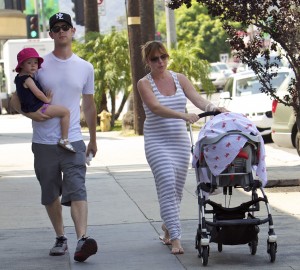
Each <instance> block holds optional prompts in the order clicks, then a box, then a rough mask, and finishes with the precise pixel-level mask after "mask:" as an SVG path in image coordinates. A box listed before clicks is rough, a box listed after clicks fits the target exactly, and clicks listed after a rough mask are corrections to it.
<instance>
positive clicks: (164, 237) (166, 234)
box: [159, 224, 172, 245]
mask: <svg viewBox="0 0 300 270" xmlns="http://www.w3.org/2000/svg"><path fill="white" fill-rule="evenodd" d="M161 229H162V230H163V232H164V235H161V236H159V239H160V240H161V241H162V242H163V244H164V245H171V244H172V243H171V239H170V235H169V232H168V230H167V228H166V225H165V224H163V225H161Z"/></svg>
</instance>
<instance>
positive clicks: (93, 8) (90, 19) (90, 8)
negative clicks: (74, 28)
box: [84, 0, 100, 33]
mask: <svg viewBox="0 0 300 270" xmlns="http://www.w3.org/2000/svg"><path fill="white" fill-rule="evenodd" d="M84 24H85V33H88V32H100V30H99V17H98V1H97V0H84Z"/></svg>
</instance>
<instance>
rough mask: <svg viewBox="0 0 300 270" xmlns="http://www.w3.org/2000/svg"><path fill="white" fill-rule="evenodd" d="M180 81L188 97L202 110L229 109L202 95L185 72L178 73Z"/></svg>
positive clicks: (222, 110) (221, 110)
mask: <svg viewBox="0 0 300 270" xmlns="http://www.w3.org/2000/svg"><path fill="white" fill-rule="evenodd" d="M177 76H178V80H179V83H180V85H181V87H182V89H183V91H184V93H185V95H186V97H187V98H188V99H189V100H190V101H191V102H192V103H193V104H194V105H195V106H196V107H197V108H199V109H200V110H202V111H205V112H207V111H220V112H227V111H228V110H227V109H226V108H223V107H216V106H215V105H214V104H213V103H211V102H210V101H209V100H207V99H205V98H204V97H202V96H201V95H200V94H199V93H198V92H197V90H196V89H195V87H194V86H193V84H192V83H191V81H190V80H189V79H188V78H187V77H186V76H185V75H183V74H177Z"/></svg>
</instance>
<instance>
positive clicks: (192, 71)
mask: <svg viewBox="0 0 300 270" xmlns="http://www.w3.org/2000/svg"><path fill="white" fill-rule="evenodd" d="M199 53H202V52H201V50H200V49H198V48H196V47H191V46H188V45H185V46H184V47H183V46H181V49H173V50H171V52H170V55H171V57H170V63H169V67H168V68H169V69H171V70H173V71H175V72H179V73H183V74H185V75H186V76H187V77H188V78H190V79H191V80H192V82H194V86H195V88H196V89H197V90H198V91H200V89H199V86H198V84H197V82H199V81H201V84H202V88H203V89H204V91H205V93H206V94H207V95H208V96H209V95H211V94H212V93H214V92H215V91H216V88H215V86H214V85H213V84H212V82H211V80H210V79H209V78H208V71H209V63H208V62H207V61H205V60H200V59H199V58H198V55H199Z"/></svg>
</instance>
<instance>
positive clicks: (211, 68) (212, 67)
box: [210, 66, 220, 72]
mask: <svg viewBox="0 0 300 270" xmlns="http://www.w3.org/2000/svg"><path fill="white" fill-rule="evenodd" d="M219 71H220V70H219V69H218V67H217V66H210V72H219Z"/></svg>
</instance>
